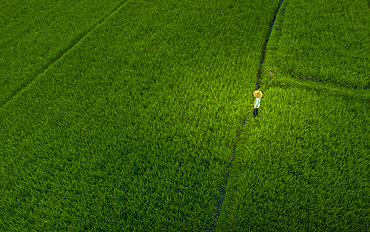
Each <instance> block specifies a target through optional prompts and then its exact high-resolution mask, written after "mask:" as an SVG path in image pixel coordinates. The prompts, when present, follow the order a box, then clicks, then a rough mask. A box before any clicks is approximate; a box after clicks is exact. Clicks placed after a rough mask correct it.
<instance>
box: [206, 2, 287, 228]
mask: <svg viewBox="0 0 370 232" xmlns="http://www.w3.org/2000/svg"><path fill="white" fill-rule="evenodd" d="M283 2H284V0H281V2H280V5H279V7H278V8H277V9H276V11H275V14H274V18H273V20H272V22H271V25H270V30H269V33H268V36H267V38H266V41H265V44H264V45H263V50H262V56H261V60H260V67H259V69H258V73H257V83H256V90H258V89H259V88H260V80H261V69H262V64H263V61H264V60H265V52H266V45H267V43H268V41H269V38H270V35H271V31H272V28H273V26H274V23H275V19H276V14H277V13H278V11H279V9H280V7H281V5H282V4H283ZM250 113H251V114H252V112H250ZM243 125H245V119H244V120H243ZM240 133H241V131H239V133H238V135H237V138H236V142H235V144H234V146H233V155H232V157H231V161H230V163H229V165H228V166H227V169H228V171H227V173H226V175H225V179H224V182H223V185H222V187H221V189H220V193H219V195H220V197H219V199H218V200H217V210H216V213H215V217H214V221H213V223H212V224H211V226H210V228H209V231H213V230H214V229H215V228H216V223H217V219H218V217H219V216H220V209H221V207H222V203H223V202H224V198H225V193H226V186H227V180H228V178H229V171H230V167H231V164H232V162H233V160H234V156H235V148H236V146H237V145H238V140H239V136H240Z"/></svg>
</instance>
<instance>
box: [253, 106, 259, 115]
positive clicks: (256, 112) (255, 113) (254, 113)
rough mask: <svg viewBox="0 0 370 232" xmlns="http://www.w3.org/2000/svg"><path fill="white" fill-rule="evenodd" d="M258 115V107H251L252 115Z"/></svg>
mask: <svg viewBox="0 0 370 232" xmlns="http://www.w3.org/2000/svg"><path fill="white" fill-rule="evenodd" d="M257 115H258V108H253V116H254V117H256V116H257Z"/></svg>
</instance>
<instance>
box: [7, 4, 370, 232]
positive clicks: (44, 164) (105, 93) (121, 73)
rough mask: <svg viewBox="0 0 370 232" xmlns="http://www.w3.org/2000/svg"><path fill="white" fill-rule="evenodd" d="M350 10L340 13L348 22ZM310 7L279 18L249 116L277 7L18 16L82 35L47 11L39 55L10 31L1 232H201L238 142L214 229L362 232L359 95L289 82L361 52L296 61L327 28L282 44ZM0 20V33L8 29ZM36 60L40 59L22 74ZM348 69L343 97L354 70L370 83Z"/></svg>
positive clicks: (365, 183)
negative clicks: (255, 111) (74, 16)
mask: <svg viewBox="0 0 370 232" xmlns="http://www.w3.org/2000/svg"><path fill="white" fill-rule="evenodd" d="M38 2H41V1H34V2H32V4H37V3H38ZM337 2H338V3H342V2H343V1H339V0H337ZM360 2H361V1H359V0H358V1H353V4H352V5H350V6H351V7H348V8H344V9H343V10H344V11H348V13H347V14H348V15H351V14H352V12H353V11H354V10H356V9H357V8H356V7H358V6H360V4H359V3H360ZM316 3H317V5H318V6H322V4H321V1H318V0H317V1H315V2H310V3H309V4H308V3H302V1H298V0H291V1H289V2H288V3H287V4H283V5H282V10H284V11H283V12H284V13H282V12H281V11H280V12H279V13H278V17H277V20H278V22H280V25H275V26H274V27H275V28H276V27H280V30H279V29H275V30H273V32H272V34H271V39H270V40H271V43H270V42H269V43H268V50H267V53H266V61H265V63H264V66H263V70H264V72H263V74H262V82H264V83H265V84H264V85H263V87H262V88H261V89H260V90H262V91H263V93H264V95H263V97H262V101H261V107H260V111H259V117H258V118H254V117H253V115H252V109H253V105H252V102H251V101H250V99H251V94H252V93H253V91H254V88H255V84H256V74H257V70H258V68H259V63H260V58H261V52H262V49H263V44H264V43H265V41H266V38H267V36H268V30H269V27H270V23H271V21H272V19H273V16H274V13H275V11H276V10H277V9H278V7H279V5H280V1H276V0H269V1H265V2H263V3H261V1H259V0H253V1H248V2H245V1H241V2H235V1H232V0H225V1H222V2H220V1H217V0H211V1H206V0H188V1H184V2H181V1H176V0H167V1H156V0H151V1H140V0H139V1H127V2H126V3H125V4H122V2H118V1H116V2H115V3H110V4H111V5H110V6H109V5H108V4H105V3H104V4H105V5H104V8H102V10H100V9H99V7H98V5H99V4H98V3H91V2H87V1H86V3H80V4H81V5H76V6H74V3H72V2H68V1H65V2H64V5H57V4H56V5H54V6H53V5H52V4H51V3H50V4H49V6H50V7H51V8H50V11H49V13H48V12H44V13H42V16H41V13H40V15H38V14H37V13H36V12H38V11H39V10H36V9H35V10H34V8H32V7H31V9H32V10H30V11H32V12H34V14H33V15H34V17H36V15H38V16H37V17H38V18H40V17H42V18H45V19H46V18H48V15H54V14H55V12H56V11H58V12H63V11H62V10H61V7H62V8H63V7H64V8H65V9H66V11H69V12H74V11H75V10H74V9H75V8H76V9H77V8H78V7H80V9H81V8H83V7H91V8H89V9H90V10H89V9H85V10H86V11H85V13H86V14H85V17H84V16H83V15H82V16H81V20H82V18H83V20H82V22H80V20H76V21H70V19H68V15H67V16H65V17H66V18H63V13H60V16H59V17H60V21H63V22H65V23H58V22H59V20H51V21H49V25H48V26H43V27H42V28H43V29H42V30H43V31H44V32H45V33H43V34H41V33H39V34H38V37H37V36H36V37H35V38H39V40H40V41H46V42H45V43H44V44H45V46H46V47H47V46H49V48H43V46H40V45H41V44H38V45H35V46H30V44H27V45H25V41H26V40H24V39H23V38H22V37H19V38H17V37H16V36H15V35H19V34H22V32H23V31H24V28H23V27H19V28H18V27H12V29H11V30H12V32H13V35H14V36H13V37H11V38H13V40H12V42H11V43H12V44H14V46H12V47H13V48H16V47H17V46H18V48H17V49H18V50H17V52H15V51H14V49H13V52H10V53H7V54H10V55H8V56H7V58H6V59H8V60H12V61H13V63H12V65H13V64H14V63H17V64H16V65H17V66H7V69H4V70H5V71H4V73H1V74H5V73H6V75H1V76H5V77H6V78H5V79H4V78H3V77H1V78H3V79H0V80H2V81H3V83H4V85H3V86H4V87H0V88H3V89H8V90H9V92H6V91H4V93H5V94H4V95H1V99H0V102H1V101H3V102H4V103H6V104H2V107H1V108H0V131H2V132H4V133H0V163H1V169H0V196H1V198H0V218H1V219H2V220H0V230H4V231H7V230H12V231H29V230H31V229H34V230H36V231H62V230H71V231H83V230H88V231H122V230H123V231H207V230H208V229H209V227H210V225H211V223H212V222H213V217H214V214H215V210H216V202H217V198H218V197H219V189H220V187H221V184H222V182H223V180H224V175H225V173H226V171H227V165H228V164H229V161H230V159H231V156H232V147H233V144H234V141H235V138H236V135H237V132H238V131H239V130H240V129H242V134H241V137H240V139H239V145H238V146H237V148H236V155H235V157H234V162H233V164H232V166H231V176H230V179H229V183H228V186H227V194H226V200H225V202H224V204H223V205H222V212H221V216H220V218H219V220H218V223H217V226H216V231H278V230H283V231H284V230H285V231H288V230H289V231H294V230H310V231H335V230H338V231H364V230H365V229H366V228H367V227H366V226H367V225H369V224H370V223H369V219H368V218H369V216H370V207H369V206H368V204H367V202H369V200H370V199H369V198H370V197H369V196H367V195H366V194H365V193H366V192H369V170H370V169H369V164H370V159H369V153H370V147H369V145H368V144H370V141H369V138H370V131H369V121H370V119H369V91H368V90H367V89H364V90H357V89H356V90H353V89H350V88H347V87H344V86H337V85H335V84H332V83H325V84H324V83H320V82H315V81H312V80H307V79H306V80H304V79H296V78H293V77H292V76H291V75H290V72H291V71H294V72H295V73H298V74H300V75H302V76H305V75H307V76H311V77H317V76H320V78H323V79H324V78H325V77H326V76H325V75H324V74H325V73H330V75H332V74H333V73H335V72H333V71H330V70H329V69H328V68H322V69H320V70H319V71H317V72H316V73H315V72H308V71H307V70H310V69H309V67H311V68H312V67H319V65H321V63H315V62H322V61H323V60H325V62H326V63H325V65H326V64H327V66H325V67H328V65H329V64H330V65H339V66H336V67H335V68H334V69H335V70H337V69H338V67H342V66H341V65H343V64H345V62H344V61H345V60H346V59H348V60H351V59H352V58H353V56H360V55H363V57H361V58H359V60H364V61H365V60H366V59H367V58H366V56H368V54H365V53H362V52H361V51H363V50H361V49H362V47H361V46H365V45H366V44H363V45H361V46H360V45H359V47H353V49H359V50H358V52H357V50H356V52H355V53H351V54H349V53H343V54H342V56H341V57H340V59H341V62H342V63H331V62H332V59H333V57H335V55H334V54H335V52H336V51H335V50H330V51H331V52H332V53H331V54H330V56H326V55H325V56H324V55H323V53H318V54H321V55H322V56H318V57H313V58H312V60H309V59H307V60H304V59H303V58H302V57H301V56H302V53H299V51H300V49H301V50H304V49H306V47H305V46H308V45H307V44H309V41H311V42H312V41H315V40H314V39H315V38H317V36H316V35H315V33H316V31H320V30H322V28H324V27H326V28H325V30H327V31H329V30H334V31H336V30H337V28H336V27H332V28H331V27H329V26H328V25H327V24H325V23H328V24H329V23H331V22H330V21H320V22H317V24H315V23H314V22H312V21H314V18H313V16H312V17H310V18H311V21H309V23H310V24H309V25H310V28H317V29H315V30H314V29H312V30H311V31H312V32H313V34H311V36H309V37H307V38H306V39H303V38H302V39H300V40H299V41H300V42H301V43H299V41H293V39H292V38H293V37H292V35H299V34H300V33H302V31H305V30H307V28H306V29H304V26H305V25H308V24H307V22H305V21H303V20H301V19H299V20H301V21H299V20H298V19H295V18H294V17H296V15H295V14H305V12H304V11H302V7H303V8H306V9H303V10H307V11H309V10H310V9H312V7H314V6H316V5H315V4H316ZM32 4H31V5H32ZM43 4H44V5H45V4H47V3H46V2H44V3H43ZM84 4H85V5H84ZM86 4H88V5H86ZM94 4H96V5H94ZM333 4H334V3H333ZM90 5H91V6H90ZM7 6H8V8H4V9H7V11H8V10H9V9H13V8H14V9H20V8H19V6H18V5H7ZM352 6H353V7H352ZM100 7H102V5H100ZM25 9H26V8H25ZM27 9H30V8H27ZM92 9H96V10H95V11H94V10H92ZM361 10H362V11H361V12H362V13H361V17H358V19H359V22H357V21H355V20H353V21H352V23H351V24H350V23H349V21H348V20H344V21H343V22H342V23H341V24H340V23H339V24H340V25H342V27H344V25H347V26H348V27H353V25H357V26H358V27H360V26H361V24H360V22H363V21H364V20H365V19H366V20H368V19H369V16H370V14H368V13H369V8H367V11H366V8H364V9H361ZM90 11H91V12H90ZM296 11H299V12H298V13H297V12H296ZM317 11H318V12H321V11H322V14H324V13H325V11H326V8H325V7H324V8H322V10H320V8H317ZM76 12H77V10H76ZM89 12H90V13H91V14H90V13H89ZM26 13H27V10H26ZM307 14H308V13H307ZM338 14H342V13H338ZM363 14H366V16H364V15H363ZM92 15H94V16H92ZM30 17H31V16H30ZM317 17H321V14H318V16H317ZM366 17H367V18H366ZM5 19H8V17H5ZM5 19H1V21H0V24H1V25H5V24H7V25H8V24H9V23H8V22H7V21H5ZM26 19H27V15H26V16H23V18H20V19H17V20H15V21H14V25H20V24H21V23H26V22H27V20H26ZM345 19H346V18H345ZM68 20H69V21H68ZM279 20H281V21H279ZM294 20H296V21H294ZM31 21H32V20H31ZM77 21H78V22H77ZM4 22H5V23H4ZM67 22H68V23H67ZM366 22H368V21H366ZM294 24H295V25H300V27H294V26H293V25H294ZM68 26H70V27H73V28H74V32H73V33H71V34H69V33H68V32H67V29H66V27H68ZM28 27H29V26H28ZM25 28H26V26H25ZM48 28H50V31H49V30H48ZM297 28H298V29H299V28H302V30H301V31H300V30H298V29H297ZM9 30H10V29H9ZM17 30H18V31H17ZM32 30H33V29H32ZM281 30H282V31H281ZM63 31H64V32H63ZM344 31H345V30H344ZM49 32H50V33H49ZM30 33H31V32H30ZM59 33H61V34H63V33H64V34H63V36H61V37H58V36H57V35H58V34H59ZM333 33H334V32H333ZM333 33H328V35H331V34H333ZM31 34H32V33H31ZM53 34H54V35H53ZM347 34H348V33H347ZM365 34H366V33H365ZM365 34H364V35H365ZM67 35H68V36H69V37H67ZM284 36H286V37H284ZM9 38H10V37H9ZM58 38H59V39H58ZM61 38H62V39H61ZM76 38H77V39H76ZM298 38H299V37H298ZM335 38H336V39H338V40H340V39H343V40H345V41H344V42H343V41H342V40H341V41H338V42H336V41H334V40H331V42H332V43H335V45H334V48H333V49H335V48H343V47H345V45H346V43H345V42H348V44H356V42H353V41H352V40H351V39H353V40H357V39H358V37H350V36H347V37H335ZM327 39H329V38H327ZM347 40H348V41H347ZM7 41H8V42H7ZM9 41H10V40H6V39H3V40H0V44H3V46H1V49H3V50H4V51H5V50H7V49H8V50H9V49H10V48H9V47H8V46H7V43H9ZM325 41H327V40H325ZM358 43H360V42H359V41H358ZM336 45H338V46H336ZM293 47H294V49H293ZM37 48H40V49H37ZM35 49H37V50H40V53H39V54H41V55H38V56H42V57H43V58H39V59H36V60H37V62H35V63H32V62H31V61H30V60H31V58H32V56H33V54H34V53H35ZM51 49H53V51H55V52H54V53H48V51H50V50H51ZM22 50H24V53H20V51H22ZM367 50H369V49H367ZM9 51H11V50H9ZM41 51H42V52H41ZM64 52H65V54H64ZM18 54H24V55H22V56H20V55H19V56H18ZM47 54H49V55H47ZM291 54H294V55H295V56H297V57H290V56H289V55H291ZM306 55H311V53H310V52H309V53H307V54H306ZM346 55H347V58H346ZM271 56H272V57H271ZM18 57H23V58H18ZM34 57H36V55H35V56H34ZM270 57H271V58H270ZM274 57H277V59H274ZM34 59H35V58H33V59H32V60H34ZM300 59H301V60H300ZM0 62H1V63H2V65H3V66H6V65H4V64H8V63H7V62H4V60H2V61H0ZM310 62H313V63H312V64H311V63H310ZM14 65H15V64H14ZM310 65H313V66H310ZM323 65H324V64H323ZM358 65H359V66H353V65H352V66H347V67H346V68H345V70H350V69H351V68H352V69H353V70H352V71H343V72H341V71H340V72H339V73H340V75H341V76H343V78H342V77H340V78H337V79H335V80H336V81H337V82H344V83H347V84H348V85H353V84H354V83H355V81H353V79H350V77H349V76H348V75H347V76H346V75H345V74H348V73H355V72H357V74H358V75H357V76H356V79H355V80H356V81H358V82H356V83H357V84H358V85H364V83H366V81H367V80H368V78H369V77H368V76H366V73H365V75H362V71H361V70H360V69H359V67H361V68H367V67H368V66H366V65H368V64H365V63H359V64H358ZM361 65H362V66H361ZM14 67H19V70H15V69H14ZM324 71H325V72H324ZM23 72H24V73H25V74H23ZM21 75H24V76H23V77H22V78H21V79H19V78H20V76H21ZM328 75H329V74H328ZM272 76H273V77H272ZM320 78H317V79H320ZM366 78H367V79H366ZM32 80H33V81H32ZM26 85H27V87H26V88H24V90H22V91H21V92H17V91H16V90H17V89H20V88H23V87H25V86H26ZM1 91H2V89H1ZM12 94H13V95H14V94H15V97H12ZM243 120H246V125H245V126H244V127H242V125H243V124H242V121H243Z"/></svg>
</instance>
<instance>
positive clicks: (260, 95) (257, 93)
mask: <svg viewBox="0 0 370 232" xmlns="http://www.w3.org/2000/svg"><path fill="white" fill-rule="evenodd" d="M253 95H254V96H255V97H256V98H261V97H262V92H261V91H259V90H257V91H254V93H253Z"/></svg>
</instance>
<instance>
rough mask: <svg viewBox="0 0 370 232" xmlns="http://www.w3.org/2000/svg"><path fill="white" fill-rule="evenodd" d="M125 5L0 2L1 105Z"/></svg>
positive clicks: (117, 0) (28, 0)
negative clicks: (119, 7)
mask: <svg viewBox="0 0 370 232" xmlns="http://www.w3.org/2000/svg"><path fill="white" fill-rule="evenodd" d="M124 2H125V1H122V0H114V1H109V2H103V1H97V0H93V1H70V0H58V1H46V0H17V1H2V2H0V9H1V14H0V38H1V39H0V53H1V56H0V106H3V105H4V104H5V103H6V102H8V101H9V100H10V99H12V98H13V97H14V96H16V95H17V94H18V92H19V91H21V90H22V89H24V88H25V87H26V86H27V85H28V84H29V83H32V81H33V80H34V79H35V77H37V76H38V75H39V74H40V73H42V72H43V71H44V70H45V69H47V68H48V67H49V66H50V65H51V64H52V63H54V62H55V61H56V60H57V59H59V58H60V57H61V56H62V55H63V54H64V53H65V52H66V51H68V50H69V49H71V47H73V46H74V45H75V44H76V43H77V42H78V41H79V40H80V39H81V38H83V37H84V36H85V35H86V34H87V33H88V32H89V31H91V30H92V29H93V28H94V27H96V26H97V25H98V24H99V23H100V22H101V21H102V20H103V19H104V18H105V17H106V16H107V15H109V14H110V13H111V12H112V11H114V10H116V9H117V7H118V6H120V5H121V4H122V3H124Z"/></svg>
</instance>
